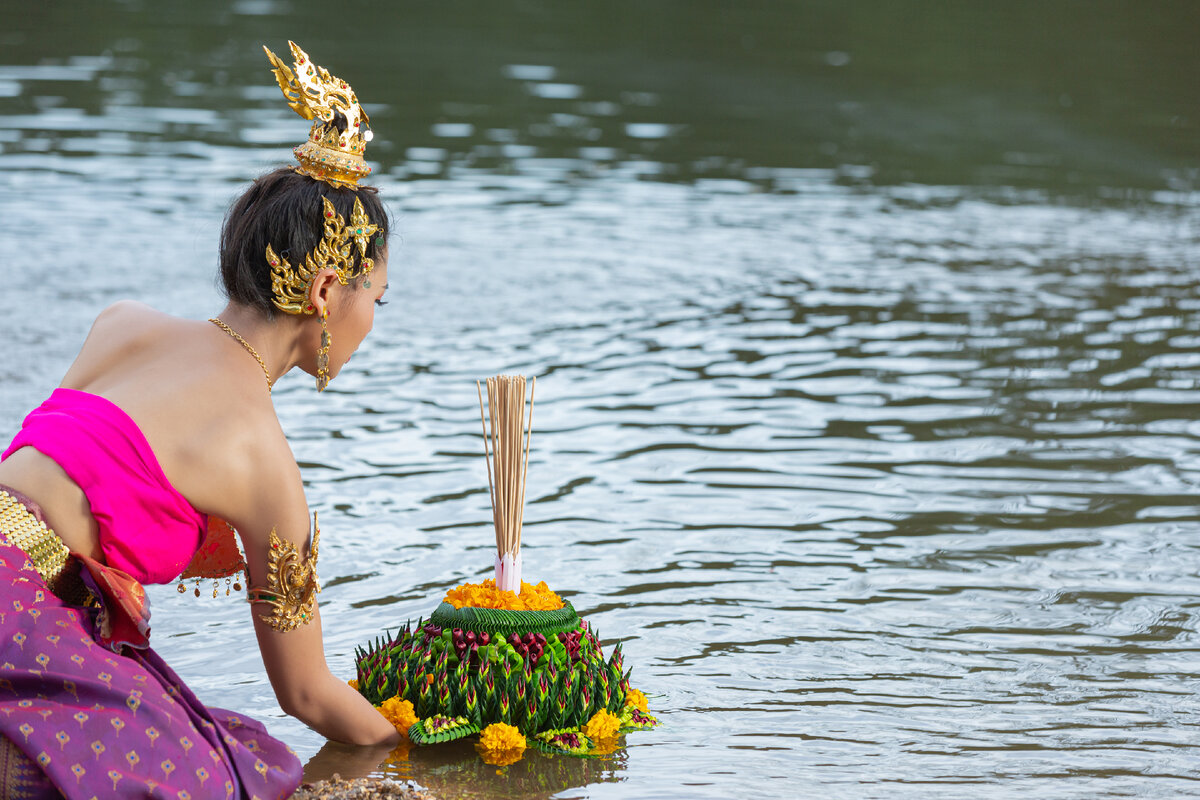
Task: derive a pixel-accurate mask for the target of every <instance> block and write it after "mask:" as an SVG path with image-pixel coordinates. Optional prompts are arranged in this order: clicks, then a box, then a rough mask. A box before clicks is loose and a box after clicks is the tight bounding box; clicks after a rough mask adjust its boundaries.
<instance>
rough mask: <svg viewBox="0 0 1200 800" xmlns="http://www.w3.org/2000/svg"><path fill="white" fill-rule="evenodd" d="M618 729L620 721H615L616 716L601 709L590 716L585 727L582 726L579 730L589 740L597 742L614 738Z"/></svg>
mask: <svg viewBox="0 0 1200 800" xmlns="http://www.w3.org/2000/svg"><path fill="white" fill-rule="evenodd" d="M620 727H621V720H619V719H617V715H616V714H611V713H609V712H608V711H605V710H604V709H603V708H602V709H600V710H599V711H597V712H596V713H595V714H593V715H592V718H591V719H589V720H588V721H587V725H584V726H583V728H582V729H581V730H582V731H583V734H584V735H585V736H587V737H588V738H589V739H592V740H594V741H597V742H598V741H600V740H601V739H607V738H609V737H611V736H616V735H617V729H618V728H620Z"/></svg>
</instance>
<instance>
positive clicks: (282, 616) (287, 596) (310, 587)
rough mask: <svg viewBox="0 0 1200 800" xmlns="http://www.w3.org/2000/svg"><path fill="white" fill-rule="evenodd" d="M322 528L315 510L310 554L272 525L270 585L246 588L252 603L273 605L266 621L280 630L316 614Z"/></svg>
mask: <svg viewBox="0 0 1200 800" xmlns="http://www.w3.org/2000/svg"><path fill="white" fill-rule="evenodd" d="M320 538H321V529H320V528H319V527H318V526H317V515H316V514H313V539H312V549H311V550H310V551H309V553H308V557H307V558H301V557H300V551H299V550H297V548H296V546H295V545H294V544H292V543H291V542H285V541H283V540H282V539H280V538H279V536H278V535H277V534H276V533H275V529H274V528H272V529H271V533H270V536H269V538H268V542H267V545H268V548H269V549H268V550H267V585H266V587H265V588H263V587H253V588H249V589H247V590H246V600H247V601H248V602H250V603H251V604H252V605H253V604H255V603H263V604H265V605H268V606H270V607H271V614H270V616H265V617H263V621H264V622H266V623H267V624H268V625H270V626H271V627H272V628H274V629H275V630H277V631H279V632H280V633H286V632H288V631H290V630H292V629H293V628H296V627H299V626H300V625H307V624H308V623H309V622H311V621H312V619H313V616H314V608H313V607H314V605H315V603H316V595H317V592H319V591H321V583H320V580H319V579H318V578H317V545H318V542H319V541H320Z"/></svg>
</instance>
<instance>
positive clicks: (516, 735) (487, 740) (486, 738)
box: [479, 722, 525, 751]
mask: <svg viewBox="0 0 1200 800" xmlns="http://www.w3.org/2000/svg"><path fill="white" fill-rule="evenodd" d="M479 746H480V747H482V748H483V749H484V750H491V751H502V750H524V749H525V737H524V736H522V735H521V732H520V731H519V730H517V729H516V727H514V726H512V725H505V724H504V723H503V722H493V723H492V724H491V725H488V726H487V727H486V728H484V729H483V733H481V734H479Z"/></svg>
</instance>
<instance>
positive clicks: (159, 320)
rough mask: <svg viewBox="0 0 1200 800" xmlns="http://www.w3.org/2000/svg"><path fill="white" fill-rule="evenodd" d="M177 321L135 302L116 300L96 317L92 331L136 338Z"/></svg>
mask: <svg viewBox="0 0 1200 800" xmlns="http://www.w3.org/2000/svg"><path fill="white" fill-rule="evenodd" d="M178 321H179V320H178V319H177V318H176V317H173V316H171V315H170V314H166V313H164V312H162V311H159V310H158V309H156V308H152V307H151V306H148V305H146V304H145V303H140V302H138V301H137V300H118V301H117V302H115V303H113V304H112V305H110V306H108V307H107V308H105V309H104V310H103V311H101V312H100V313H99V314H97V315H96V321H95V322H93V323H92V331H93V333H94V332H96V331H98V330H100V331H103V332H105V333H120V334H123V335H124V336H138V335H144V334H146V333H150V332H153V331H154V330H156V329H161V328H162V327H164V326H168V325H170V324H171V323H172V322H178Z"/></svg>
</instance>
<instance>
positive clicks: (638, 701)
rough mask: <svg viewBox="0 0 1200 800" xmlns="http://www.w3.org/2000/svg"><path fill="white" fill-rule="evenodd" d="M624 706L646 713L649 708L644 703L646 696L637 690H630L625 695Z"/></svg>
mask: <svg viewBox="0 0 1200 800" xmlns="http://www.w3.org/2000/svg"><path fill="white" fill-rule="evenodd" d="M625 705H627V706H633V707H634V708H636V709H637V710H638V711H647V710H649V708H650V706H649V704H647V703H646V695H644V694H642V693H641V692H640V691H638V690H637V689H630V690H629V691H628V692H626V693H625Z"/></svg>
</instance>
